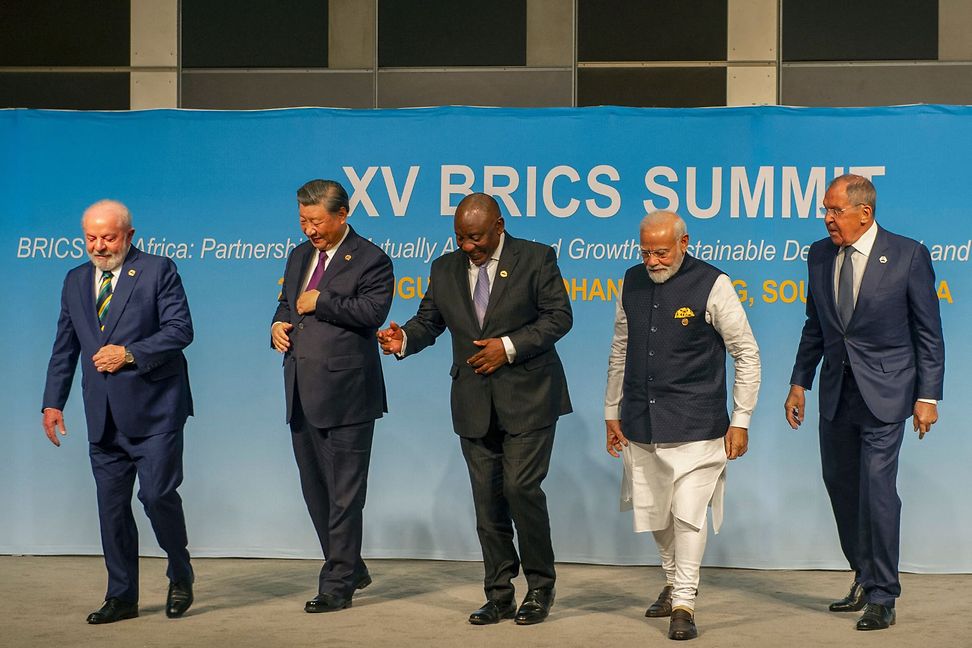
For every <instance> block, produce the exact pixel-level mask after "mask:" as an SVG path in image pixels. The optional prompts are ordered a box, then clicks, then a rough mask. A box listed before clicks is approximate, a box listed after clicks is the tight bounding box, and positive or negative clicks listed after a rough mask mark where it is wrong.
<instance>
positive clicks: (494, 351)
mask: <svg viewBox="0 0 972 648" xmlns="http://www.w3.org/2000/svg"><path fill="white" fill-rule="evenodd" d="M473 344H475V345H476V346H478V347H479V349H480V350H479V352H478V353H476V354H475V355H473V356H472V357H470V358H469V359H468V360H466V364H468V365H470V366H471V367H472V368H473V369H475V370H476V373H478V374H483V375H484V376H488V375H489V374H491V373H493V372H494V371H496V370H497V369H499V368H500V367H502V366H503V365H505V364H506V363H507V362H508V360H509V359H508V358H507V357H506V347H505V346H503V340H501V339H499V338H489V339H486V340H473Z"/></svg>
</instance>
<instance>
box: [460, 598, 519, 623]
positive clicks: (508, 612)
mask: <svg viewBox="0 0 972 648" xmlns="http://www.w3.org/2000/svg"><path fill="white" fill-rule="evenodd" d="M515 615H516V601H514V600H513V599H509V600H507V601H504V600H496V601H494V600H492V599H490V600H489V601H486V603H485V604H484V605H483V607H481V608H479V609H478V610H476V611H475V612H473V613H472V614H470V615H469V623H471V624H473V625H490V624H493V623H499V622H500V619H512V618H513V617H514V616H515Z"/></svg>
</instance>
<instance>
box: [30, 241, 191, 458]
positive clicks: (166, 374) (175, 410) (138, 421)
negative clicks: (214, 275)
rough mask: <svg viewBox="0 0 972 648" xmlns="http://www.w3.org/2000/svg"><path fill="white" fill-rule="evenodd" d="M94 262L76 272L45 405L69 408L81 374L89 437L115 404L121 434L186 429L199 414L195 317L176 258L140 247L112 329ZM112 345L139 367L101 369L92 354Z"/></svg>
mask: <svg viewBox="0 0 972 648" xmlns="http://www.w3.org/2000/svg"><path fill="white" fill-rule="evenodd" d="M96 271H97V272H98V273H99V275H98V276H100V272H101V271H100V270H98V269H97V268H95V266H94V265H93V264H92V263H90V262H88V263H84V264H82V265H80V266H78V267H76V268H74V269H72V270H71V271H69V272H68V274H67V277H65V279H64V287H63V289H62V292H61V315H60V317H59V319H58V322H57V336H56V337H55V339H54V348H53V350H52V352H51V360H50V364H49V365H48V368H47V385H46V386H45V388H44V403H43V407H44V408H47V407H53V408H56V409H64V404H65V403H66V402H67V399H68V394H69V392H70V391H71V382H72V380H73V378H74V371H75V368H76V367H77V365H78V362H79V358H80V364H81V390H82V394H83V397H84V411H85V417H86V419H87V423H88V440H89V441H90V442H92V443H97V442H98V441H99V440H100V439H101V437H102V435H103V434H104V431H105V419H106V414H107V412H108V407H109V404H110V406H111V414H112V418H113V419H114V421H115V425H116V426H117V427H118V430H119V432H120V433H122V434H124V435H125V436H128V437H146V436H152V435H155V434H161V433H163V432H171V431H174V430H178V429H181V428H182V426H183V425H185V422H186V418H187V417H189V416H190V415H191V414H192V393H191V392H190V389H189V372H188V369H187V365H186V359H185V356H184V355H183V354H182V350H183V349H184V348H185V347H187V346H188V345H189V343H190V342H192V337H193V331H192V318H191V317H190V315H189V303H188V301H187V300H186V293H185V291H184V290H183V288H182V280H181V279H180V278H179V273H178V272H177V270H176V266H175V263H173V262H172V261H171V260H170V259H168V258H166V257H161V256H155V255H153V254H146V253H145V252H142V251H140V250H139V249H137V248H135V247H132V248H130V249H129V251H128V255H127V256H126V257H125V261H124V263H123V264H122V266H121V275H120V276H119V277H118V282H117V284H116V286H115V289H114V292H113V294H112V298H111V304H110V306H109V308H108V318H107V320H106V321H105V329H104V331H102V330H100V326H99V324H98V318H97V315H96V314H95V272H96ZM106 344H118V345H121V346H124V347H125V348H126V349H128V350H129V351H131V352H132V355H133V356H135V365H134V366H130V367H124V368H122V369H121V370H119V371H117V372H116V373H114V374H110V373H99V372H98V370H97V369H96V368H95V366H94V363H93V362H92V361H91V357H92V356H93V355H94V354H95V353H97V352H98V350H99V349H100V348H101V347H103V346H104V345H106Z"/></svg>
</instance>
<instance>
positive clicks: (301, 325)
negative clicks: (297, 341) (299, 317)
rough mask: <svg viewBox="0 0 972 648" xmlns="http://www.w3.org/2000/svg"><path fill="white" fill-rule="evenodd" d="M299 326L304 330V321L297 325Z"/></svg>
mask: <svg viewBox="0 0 972 648" xmlns="http://www.w3.org/2000/svg"><path fill="white" fill-rule="evenodd" d="M297 328H299V329H301V330H303V329H304V323H303V322H301V323H300V324H298V325H297Z"/></svg>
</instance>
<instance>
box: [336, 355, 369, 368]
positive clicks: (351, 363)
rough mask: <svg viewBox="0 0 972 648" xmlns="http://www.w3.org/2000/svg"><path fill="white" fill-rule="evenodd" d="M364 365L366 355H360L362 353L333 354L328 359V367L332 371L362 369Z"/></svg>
mask: <svg viewBox="0 0 972 648" xmlns="http://www.w3.org/2000/svg"><path fill="white" fill-rule="evenodd" d="M363 366H364V356H360V355H343V356H333V357H331V358H328V359H327V368H328V369H329V370H330V371H344V370H346V369H360V368H361V367H363Z"/></svg>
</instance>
